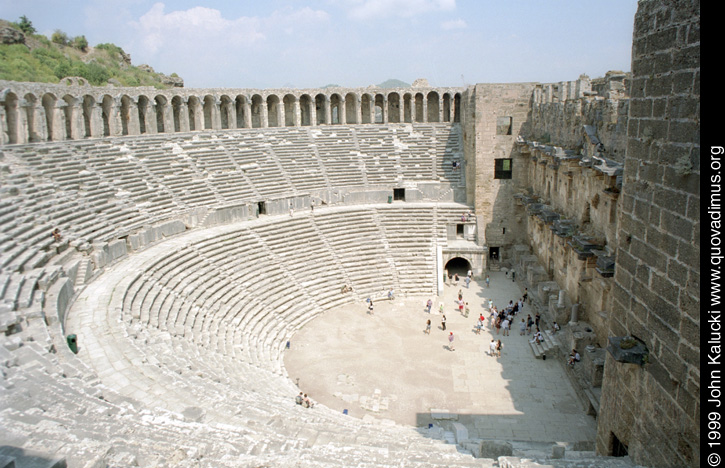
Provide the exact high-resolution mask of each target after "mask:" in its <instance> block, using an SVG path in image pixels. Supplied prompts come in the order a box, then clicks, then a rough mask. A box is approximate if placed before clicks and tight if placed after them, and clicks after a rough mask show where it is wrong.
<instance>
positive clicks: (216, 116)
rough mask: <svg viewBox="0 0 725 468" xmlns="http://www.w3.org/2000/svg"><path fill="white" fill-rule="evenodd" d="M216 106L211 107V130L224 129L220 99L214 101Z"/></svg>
mask: <svg viewBox="0 0 725 468" xmlns="http://www.w3.org/2000/svg"><path fill="white" fill-rule="evenodd" d="M213 104H214V105H212V106H211V129H212V130H221V129H222V116H221V107H222V102H221V100H219V99H214V103H213Z"/></svg>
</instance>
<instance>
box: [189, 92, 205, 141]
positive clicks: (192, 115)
mask: <svg viewBox="0 0 725 468" xmlns="http://www.w3.org/2000/svg"><path fill="white" fill-rule="evenodd" d="M187 106H188V107H189V130H190V131H192V132H195V131H197V130H202V128H203V122H202V116H203V112H204V111H203V109H202V105H201V101H200V100H199V98H198V97H196V96H189V101H188V103H187Z"/></svg>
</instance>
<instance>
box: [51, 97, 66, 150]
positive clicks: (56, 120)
mask: <svg viewBox="0 0 725 468" xmlns="http://www.w3.org/2000/svg"><path fill="white" fill-rule="evenodd" d="M67 106H68V103H67V102H65V101H64V100H62V99H58V100H57V101H55V105H54V106H53V109H52V110H51V112H52V113H53V117H52V125H53V129H52V135H51V136H52V141H65V139H66V134H65V111H64V110H63V109H65V108H66V107H67Z"/></svg>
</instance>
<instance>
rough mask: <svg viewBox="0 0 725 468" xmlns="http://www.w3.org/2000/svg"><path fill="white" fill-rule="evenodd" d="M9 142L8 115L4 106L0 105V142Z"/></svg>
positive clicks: (5, 143)
mask: <svg viewBox="0 0 725 468" xmlns="http://www.w3.org/2000/svg"><path fill="white" fill-rule="evenodd" d="M8 143H10V137H9V135H8V115H7V113H6V112H5V106H2V105H0V144H2V145H7V144H8Z"/></svg>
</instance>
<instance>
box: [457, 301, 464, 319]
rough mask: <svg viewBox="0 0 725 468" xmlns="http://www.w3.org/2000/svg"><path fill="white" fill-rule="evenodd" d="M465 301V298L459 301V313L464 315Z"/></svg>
mask: <svg viewBox="0 0 725 468" xmlns="http://www.w3.org/2000/svg"><path fill="white" fill-rule="evenodd" d="M465 305H466V304H465V302H463V300H460V301H458V313H460V314H461V315H463V307H464V306H465Z"/></svg>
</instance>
